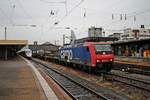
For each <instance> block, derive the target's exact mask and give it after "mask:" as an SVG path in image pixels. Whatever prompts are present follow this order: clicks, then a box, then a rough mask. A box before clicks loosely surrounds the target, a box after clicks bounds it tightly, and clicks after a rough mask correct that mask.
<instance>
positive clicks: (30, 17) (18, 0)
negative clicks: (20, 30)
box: [16, 0, 34, 22]
mask: <svg viewBox="0 0 150 100" xmlns="http://www.w3.org/2000/svg"><path fill="white" fill-rule="evenodd" d="M16 2H17V3H18V4H19V6H20V8H21V9H22V11H23V12H24V14H25V15H26V16H27V17H28V18H29V19H30V20H32V21H33V22H34V19H33V18H32V16H31V15H30V14H29V13H28V12H27V11H26V10H25V9H24V7H23V5H22V3H21V2H20V0H16Z"/></svg>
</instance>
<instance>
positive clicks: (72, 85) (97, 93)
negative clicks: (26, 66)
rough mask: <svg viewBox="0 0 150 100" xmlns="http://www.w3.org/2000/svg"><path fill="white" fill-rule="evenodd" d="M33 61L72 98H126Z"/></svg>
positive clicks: (90, 99)
mask: <svg viewBox="0 0 150 100" xmlns="http://www.w3.org/2000/svg"><path fill="white" fill-rule="evenodd" d="M33 61H34V62H36V63H38V64H40V65H42V66H44V67H43V68H44V70H45V71H46V73H47V74H48V75H49V76H50V77H51V78H52V79H53V80H54V81H55V82H56V83H57V84H58V85H59V86H60V87H62V88H63V89H64V91H65V92H67V93H68V94H69V95H70V96H71V97H72V98H73V99H74V100H110V99H111V100H116V99H117V100H128V97H126V96H125V97H124V96H120V95H116V94H115V93H114V92H112V91H108V90H105V89H104V88H102V89H100V88H96V87H94V86H93V85H91V84H90V83H89V82H86V81H85V80H83V79H80V78H79V77H75V76H72V75H70V74H67V73H62V72H60V71H58V70H56V69H52V68H50V67H49V66H48V65H46V64H44V63H41V62H38V61H36V60H33ZM104 91H105V93H104Z"/></svg>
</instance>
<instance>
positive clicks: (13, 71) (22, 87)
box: [0, 56, 58, 100]
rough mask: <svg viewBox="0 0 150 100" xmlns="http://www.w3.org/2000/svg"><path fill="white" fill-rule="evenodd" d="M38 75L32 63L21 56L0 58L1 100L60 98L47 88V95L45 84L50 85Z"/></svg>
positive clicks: (50, 99)
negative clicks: (9, 58)
mask: <svg viewBox="0 0 150 100" xmlns="http://www.w3.org/2000/svg"><path fill="white" fill-rule="evenodd" d="M38 77H39V75H38V76H37V75H36V72H35V71H34V70H33V69H32V68H31V66H30V64H29V63H28V62H26V61H25V60H23V59H22V58H20V57H19V56H17V57H15V58H13V59H11V60H0V100H58V99H57V97H56V95H55V94H54V92H53V91H52V90H51V91H50V92H49V90H46V91H47V93H48V92H49V97H47V95H46V92H45V90H44V88H43V85H44V86H45V88H47V89H48V88H50V87H46V85H45V84H46V83H44V82H43V83H42V84H41V82H40V81H39V78H38ZM42 81H43V80H42Z"/></svg>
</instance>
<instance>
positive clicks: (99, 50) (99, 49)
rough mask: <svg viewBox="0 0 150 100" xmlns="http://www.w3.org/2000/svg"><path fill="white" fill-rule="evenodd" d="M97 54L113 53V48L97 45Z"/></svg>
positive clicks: (106, 45)
mask: <svg viewBox="0 0 150 100" xmlns="http://www.w3.org/2000/svg"><path fill="white" fill-rule="evenodd" d="M95 52H96V53H97V54H101V53H103V52H105V53H107V54H108V53H112V48H111V45H110V44H95Z"/></svg>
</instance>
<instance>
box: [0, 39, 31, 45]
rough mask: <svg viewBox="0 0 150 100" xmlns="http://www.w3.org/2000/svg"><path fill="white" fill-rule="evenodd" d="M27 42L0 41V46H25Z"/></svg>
mask: <svg viewBox="0 0 150 100" xmlns="http://www.w3.org/2000/svg"><path fill="white" fill-rule="evenodd" d="M27 44H28V40H0V45H18V46H19V45H23V46H25V45H27Z"/></svg>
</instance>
